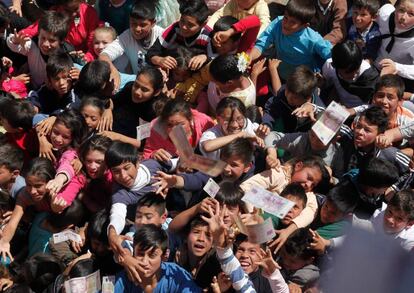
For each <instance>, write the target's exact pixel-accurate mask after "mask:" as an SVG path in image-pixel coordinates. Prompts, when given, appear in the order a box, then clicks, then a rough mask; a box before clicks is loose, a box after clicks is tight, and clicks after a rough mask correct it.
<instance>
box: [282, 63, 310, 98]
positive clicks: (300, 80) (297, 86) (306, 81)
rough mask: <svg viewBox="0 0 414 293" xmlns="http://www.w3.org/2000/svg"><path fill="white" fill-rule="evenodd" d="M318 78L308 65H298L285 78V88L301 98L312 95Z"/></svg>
mask: <svg viewBox="0 0 414 293" xmlns="http://www.w3.org/2000/svg"><path fill="white" fill-rule="evenodd" d="M317 83H318V80H317V78H316V77H315V74H314V73H313V72H312V70H310V69H309V67H307V66H305V65H300V66H298V67H296V68H295V70H294V71H293V72H292V73H291V74H290V75H289V76H288V78H287V80H286V88H287V89H288V90H289V91H290V92H291V93H294V94H296V95H298V96H300V97H302V98H303V99H305V100H306V99H308V98H309V97H311V96H312V93H313V91H314V90H315V88H316V86H317Z"/></svg>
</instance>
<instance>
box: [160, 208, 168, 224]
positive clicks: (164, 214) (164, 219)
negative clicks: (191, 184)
mask: <svg viewBox="0 0 414 293" xmlns="http://www.w3.org/2000/svg"><path fill="white" fill-rule="evenodd" d="M167 217H168V213H167V210H165V212H164V213H163V214H162V216H161V221H162V223H163V224H164V223H165V221H167Z"/></svg>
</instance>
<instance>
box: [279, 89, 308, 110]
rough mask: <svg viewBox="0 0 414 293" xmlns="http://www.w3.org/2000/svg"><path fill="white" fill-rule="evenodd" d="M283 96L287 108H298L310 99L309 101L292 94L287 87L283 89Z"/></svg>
mask: <svg viewBox="0 0 414 293" xmlns="http://www.w3.org/2000/svg"><path fill="white" fill-rule="evenodd" d="M285 96H286V100H287V102H288V104H289V106H291V107H292V108H298V107H300V106H302V105H303V104H304V103H306V102H307V101H308V100H310V97H309V99H304V98H303V97H302V96H299V95H297V94H295V93H292V92H291V91H290V90H288V88H287V87H286V88H285Z"/></svg>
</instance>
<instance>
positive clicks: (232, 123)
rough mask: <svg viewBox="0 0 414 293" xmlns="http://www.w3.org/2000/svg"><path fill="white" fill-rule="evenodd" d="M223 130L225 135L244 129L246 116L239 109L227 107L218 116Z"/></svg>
mask: <svg viewBox="0 0 414 293" xmlns="http://www.w3.org/2000/svg"><path fill="white" fill-rule="evenodd" d="M217 121H218V123H219V124H220V125H221V130H222V131H223V133H224V134H225V135H229V134H235V133H239V132H240V131H242V130H243V128H244V125H245V123H246V118H245V117H244V115H243V114H242V113H240V111H239V110H238V109H234V110H233V109H231V108H226V109H224V111H223V112H222V113H221V114H220V115H218V116H217Z"/></svg>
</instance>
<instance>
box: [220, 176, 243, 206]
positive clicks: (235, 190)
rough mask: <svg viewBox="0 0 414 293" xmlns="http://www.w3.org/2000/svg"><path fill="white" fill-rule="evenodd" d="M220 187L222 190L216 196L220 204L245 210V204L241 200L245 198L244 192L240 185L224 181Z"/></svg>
mask: <svg viewBox="0 0 414 293" xmlns="http://www.w3.org/2000/svg"><path fill="white" fill-rule="evenodd" d="M219 186H220V189H219V191H218V192H217V194H216V196H215V199H216V200H217V201H218V202H219V203H221V204H225V205H227V206H232V207H235V206H238V207H239V208H240V209H244V202H243V201H242V200H241V199H242V197H243V196H244V191H243V189H241V188H240V184H236V183H235V182H230V181H222V182H220V184H219Z"/></svg>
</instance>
